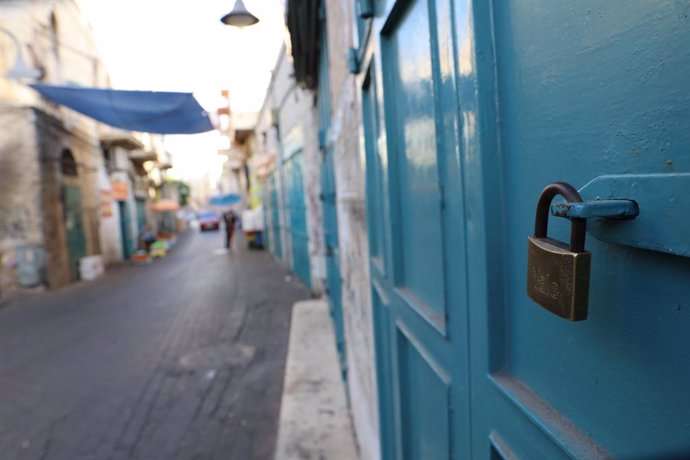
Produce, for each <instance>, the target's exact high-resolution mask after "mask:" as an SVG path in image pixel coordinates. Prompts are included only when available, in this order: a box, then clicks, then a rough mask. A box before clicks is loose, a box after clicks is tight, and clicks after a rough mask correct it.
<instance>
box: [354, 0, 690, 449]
mask: <svg viewBox="0 0 690 460" xmlns="http://www.w3.org/2000/svg"><path fill="white" fill-rule="evenodd" d="M379 7H380V8H379V9H378V11H377V17H376V18H375V19H374V20H373V22H372V23H371V25H370V27H371V32H372V33H371V34H368V36H369V37H371V39H370V40H369V42H367V43H366V44H365V48H366V49H365V50H363V51H364V52H362V53H361V54H360V55H361V56H363V57H364V60H363V62H362V63H361V68H362V69H363V71H362V73H361V78H360V87H361V91H362V99H361V100H362V106H363V107H362V109H363V114H362V115H363V118H362V122H363V125H364V134H365V143H364V144H365V149H366V152H365V153H366V168H367V171H366V173H367V207H368V218H369V221H368V223H369V240H370V251H371V255H370V265H371V273H372V298H373V305H374V323H375V324H374V327H375V334H376V347H377V376H378V387H379V401H380V413H381V442H382V457H383V458H384V459H398V458H400V459H417V458H424V459H446V458H474V459H486V458H488V459H492V460H493V459H511V458H525V459H533V458H534V459H536V458H540V459H541V458H545V459H559V458H563V459H565V458H582V459H596V458H690V398H688V397H687V388H690V365H688V350H689V348H688V345H687V343H688V342H687V330H688V329H689V328H690V308H687V299H688V298H690V283H688V282H687V280H688V279H690V259H688V258H686V257H678V256H671V255H668V254H663V253H660V252H653V251H647V250H640V249H637V248H632V247H630V246H626V245H625V244H612V243H608V242H605V241H604V240H605V239H606V238H607V237H608V238H609V240H615V236H616V232H619V231H620V229H621V225H635V222H634V221H633V222H631V223H626V224H620V223H619V224H616V225H609V226H608V227H606V226H605V227H601V226H600V229H599V232H604V233H606V232H608V233H609V234H608V235H601V234H598V236H601V237H602V240H598V239H595V238H594V237H592V235H591V234H590V235H588V238H587V248H588V249H589V250H590V251H591V252H592V278H591V285H590V308H589V309H590V314H589V318H588V319H587V321H584V322H578V323H571V322H567V321H565V320H563V319H561V318H558V317H556V316H554V315H552V314H550V313H549V312H547V311H545V310H544V309H542V308H541V307H539V306H537V305H535V304H534V303H533V302H532V301H531V300H530V299H529V298H528V297H527V295H526V292H525V291H526V289H525V282H526V265H527V260H526V258H527V257H526V256H527V254H526V252H527V250H526V248H527V237H528V236H529V235H530V234H531V233H532V231H533V225H534V213H535V205H536V200H537V197H538V195H539V192H540V190H541V189H542V188H543V187H544V186H545V185H547V184H548V183H550V182H554V181H557V180H565V181H567V182H570V183H572V184H574V185H575V186H577V187H578V188H583V186H585V184H587V183H589V182H590V181H592V180H595V179H599V180H603V179H602V178H604V179H605V178H607V177H610V176H611V175H614V176H616V177H617V182H616V181H610V182H611V183H620V182H621V181H628V182H629V183H631V184H632V185H631V189H633V190H634V188H635V187H634V183H635V181H637V182H640V181H642V180H643V179H644V180H647V179H649V178H650V177H652V176H653V178H654V180H658V181H659V188H658V190H659V191H657V192H655V191H653V190H650V191H649V192H648V193H649V194H651V196H648V197H645V198H646V199H649V200H651V202H652V203H654V206H662V207H663V206H666V205H667V203H668V200H667V199H663V193H661V191H662V190H664V185H663V184H664V181H665V180H672V179H674V178H676V177H678V174H677V173H688V172H690V157H689V156H688V155H687V151H688V148H690V130H689V129H688V120H690V89H689V87H688V85H687V78H686V76H687V75H688V74H689V73H690V51H689V45H688V43H690V40H689V39H688V38H689V37H690V22H689V21H688V20H687V18H688V15H687V8H686V7H684V6H683V5H681V3H678V2H676V3H673V2H644V1H639V2H635V5H634V7H631V5H630V3H629V2H622V1H612V2H603V3H602V2H597V1H594V0H585V1H583V2H578V3H577V4H573V3H567V2H566V3H562V2H561V3H559V2H555V3H554V2H549V1H548V0H535V1H532V2H527V3H525V2H483V1H478V0H477V1H473V0H408V1H404V0H398V1H394V0H386V1H382V2H380V4H379ZM681 37H683V38H682V39H681ZM662 56H663V59H662V58H661V57H662ZM643 176H644V177H643ZM642 177H643V178H642ZM586 191H587V187H584V189H583V195H585V196H584V198H585V199H595V198H597V196H586ZM615 192H616V190H614V189H610V190H605V191H604V193H606V194H607V196H608V194H610V195H611V196H613V194H614V193H615ZM655 194H656V195H657V197H658V198H657V200H656V201H654V195H655ZM642 212H644V210H641V213H642ZM641 215H642V214H641ZM602 228H603V229H602ZM568 231H569V225H568V222H567V221H565V220H563V219H558V218H555V217H552V218H551V225H550V236H552V237H554V238H557V239H560V240H563V241H567V239H568ZM645 237H646V238H650V239H654V238H663V237H664V236H663V234H661V233H658V234H654V233H649V234H647V235H646V236H645ZM657 247H661V246H660V245H659V246H657Z"/></svg>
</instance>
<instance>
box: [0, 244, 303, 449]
mask: <svg viewBox="0 0 690 460" xmlns="http://www.w3.org/2000/svg"><path fill="white" fill-rule="evenodd" d="M222 238H223V235H222V233H221V232H212V233H204V234H199V233H193V232H191V233H189V234H187V235H183V237H182V238H181V239H180V240H179V241H178V244H177V246H176V247H175V248H174V249H173V250H172V252H171V254H170V255H169V256H168V257H167V258H165V259H162V260H158V261H156V262H155V263H154V264H152V265H150V266H144V267H136V266H130V265H124V266H120V267H116V268H114V269H111V270H109V271H108V273H107V274H106V275H105V276H104V277H102V278H100V279H99V280H96V281H93V282H82V283H78V284H76V285H73V286H70V287H67V288H65V289H61V290H58V291H52V292H46V293H42V294H38V295H35V296H31V297H29V298H24V299H22V300H15V301H12V302H9V303H4V304H0V305H1V307H2V308H0V459H17V460H20V459H49V460H59V459H65V460H78V459H114V460H115V459H145V460H156V459H185V460H186V459H195V460H202V459H203V460H205V459H240V460H244V459H252V460H253V459H270V458H272V455H273V450H274V448H275V443H276V433H277V422H278V416H279V411H280V407H279V406H280V397H281V390H282V383H283V371H284V365H285V354H286V348H287V342H288V334H289V323H290V312H291V306H292V304H293V302H295V301H297V300H300V299H305V298H306V297H307V292H306V291H305V290H304V289H303V288H302V287H301V286H299V285H298V284H296V283H295V282H294V281H291V280H290V279H289V278H287V277H286V276H287V272H286V271H285V270H284V269H283V268H281V267H280V266H278V265H277V264H276V263H275V262H274V261H273V260H272V258H271V256H270V255H269V254H268V253H266V252H251V251H247V250H245V249H244V244H242V243H243V242H242V241H239V240H238V241H235V242H234V245H235V249H234V250H233V251H232V252H230V253H225V251H224V250H223V249H221V247H222V242H223V241H222Z"/></svg>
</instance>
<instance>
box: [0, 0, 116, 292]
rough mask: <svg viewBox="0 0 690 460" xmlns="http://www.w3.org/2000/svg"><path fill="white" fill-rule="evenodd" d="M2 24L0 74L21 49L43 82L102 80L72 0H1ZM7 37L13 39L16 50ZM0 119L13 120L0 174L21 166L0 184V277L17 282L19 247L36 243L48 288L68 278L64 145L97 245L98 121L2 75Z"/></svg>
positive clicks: (91, 240)
mask: <svg viewBox="0 0 690 460" xmlns="http://www.w3.org/2000/svg"><path fill="white" fill-rule="evenodd" d="M0 27H2V28H3V29H4V30H6V31H9V34H2V35H1V36H0V73H6V72H7V71H8V70H9V69H10V68H11V66H12V64H13V63H14V59H15V56H16V54H17V52H21V53H22V54H23V56H24V58H25V60H26V61H27V62H29V63H30V64H31V65H32V66H34V67H36V68H39V69H40V70H42V71H43V74H44V76H43V78H42V80H41V81H42V82H44V83H52V84H81V85H84V86H102V85H106V86H107V83H108V77H107V73H106V70H105V68H104V66H102V65H101V63H100V60H99V59H98V54H97V50H96V47H95V45H94V42H93V39H92V36H91V29H90V26H89V25H88V24H87V23H86V21H85V20H84V18H83V17H82V16H81V12H80V10H79V8H78V6H77V4H76V2H75V1H74V0H45V1H30V0H25V1H14V2H2V3H0ZM12 36H14V37H15V38H16V39H17V40H18V42H19V45H20V49H19V50H18V49H17V45H16V44H15V42H14V41H13V39H12V38H11V37H12ZM27 45H30V46H27ZM0 120H1V122H2V123H3V124H5V125H8V126H11V127H12V128H11V129H7V130H4V131H3V133H4V134H3V136H2V138H1V139H0V150H2V152H0V156H1V157H2V160H1V161H2V162H3V165H2V166H3V167H2V169H3V170H4V173H2V172H0V174H4V175H9V174H10V172H11V171H19V172H18V173H17V174H14V175H13V177H12V178H11V179H10V178H4V179H3V180H2V182H3V184H7V186H6V187H5V188H3V190H0V208H7V209H8V210H9V209H11V210H10V211H8V212H3V214H2V218H1V220H2V223H0V226H4V227H7V229H8V230H11V231H10V232H9V233H13V235H12V234H9V233H8V232H7V231H5V232H1V229H0V248H2V249H0V250H3V253H4V254H5V255H3V264H2V266H3V267H4V266H6V265H7V266H8V267H7V268H9V272H10V273H9V280H8V269H7V268H6V269H4V270H3V272H4V274H3V275H0V278H2V280H3V281H0V283H4V284H5V285H7V284H17V280H18V278H19V277H18V274H17V269H18V265H19V264H18V263H17V260H16V256H17V255H18V254H19V253H20V252H21V251H22V247H23V246H26V245H39V246H40V251H39V252H41V251H42V252H44V253H45V264H44V265H45V266H44V271H45V272H46V273H45V281H47V284H48V285H49V286H50V287H59V286H62V285H64V284H66V283H68V282H69V281H71V279H70V278H71V275H70V270H69V262H68V255H67V247H66V246H67V243H66V237H65V228H64V226H65V222H64V209H63V207H62V194H63V185H64V179H63V178H62V177H61V173H60V158H61V155H62V152H63V151H64V150H65V149H69V150H70V152H71V153H72V155H73V156H74V159H75V161H76V163H77V168H78V172H79V175H78V180H77V185H78V186H79V188H80V190H81V196H82V208H83V223H84V234H85V243H86V252H87V254H89V255H93V254H100V252H101V244H100V228H99V227H100V219H99V204H100V192H99V181H100V178H101V177H102V174H103V172H104V164H103V159H102V154H101V151H100V144H99V141H98V133H97V127H98V124H97V123H96V122H94V121H93V120H91V119H89V118H87V117H83V116H81V115H78V114H76V113H74V112H71V111H69V110H68V109H66V108H63V107H60V106H57V105H55V104H51V103H48V102H46V101H44V100H42V99H41V98H40V97H39V96H38V94H37V93H36V92H35V91H33V90H32V89H31V88H29V87H28V86H26V85H25V84H24V83H21V82H17V81H11V80H8V79H6V78H1V79H0ZM12 152H14V153H21V154H12ZM9 184H12V187H10V185H9ZM0 187H2V186H0ZM8 254H9V255H8ZM37 254H38V256H39V258H42V255H41V254H39V253H37ZM12 272H14V273H12Z"/></svg>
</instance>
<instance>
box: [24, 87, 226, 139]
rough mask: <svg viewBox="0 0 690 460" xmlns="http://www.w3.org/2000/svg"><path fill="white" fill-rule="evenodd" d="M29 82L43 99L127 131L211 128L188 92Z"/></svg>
mask: <svg viewBox="0 0 690 460" xmlns="http://www.w3.org/2000/svg"><path fill="white" fill-rule="evenodd" d="M30 86H31V87H32V88H34V89H35V90H36V91H38V92H39V93H40V94H41V95H42V96H43V97H45V98H46V99H50V100H51V101H53V102H57V103H58V104H62V105H64V106H66V107H69V108H70V109H72V110H75V111H77V112H79V113H81V114H84V115H86V116H88V117H91V118H93V119H95V120H98V121H100V122H102V123H105V124H108V125H110V126H114V127H116V128H120V129H124V130H127V131H141V132H146V133H156V134H195V133H202V132H206V131H211V130H212V129H214V128H213V125H212V124H211V121H210V120H209V118H208V114H207V113H206V112H205V111H204V109H203V108H202V107H201V106H200V105H199V103H198V102H197V100H196V99H195V98H194V96H193V95H192V94H191V93H170V92H153V91H122V90H114V89H98V88H82V87H78V86H74V87H72V86H53V85H43V84H32V85H30Z"/></svg>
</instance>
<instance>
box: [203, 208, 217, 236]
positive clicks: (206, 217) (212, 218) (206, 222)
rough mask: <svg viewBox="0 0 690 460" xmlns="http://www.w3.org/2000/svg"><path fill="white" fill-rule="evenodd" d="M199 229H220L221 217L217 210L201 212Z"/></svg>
mask: <svg viewBox="0 0 690 460" xmlns="http://www.w3.org/2000/svg"><path fill="white" fill-rule="evenodd" d="M199 229H200V230H201V231H202V232H205V231H206V230H215V231H218V230H220V217H218V214H216V213H215V212H210V211H206V212H201V213H199Z"/></svg>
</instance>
